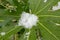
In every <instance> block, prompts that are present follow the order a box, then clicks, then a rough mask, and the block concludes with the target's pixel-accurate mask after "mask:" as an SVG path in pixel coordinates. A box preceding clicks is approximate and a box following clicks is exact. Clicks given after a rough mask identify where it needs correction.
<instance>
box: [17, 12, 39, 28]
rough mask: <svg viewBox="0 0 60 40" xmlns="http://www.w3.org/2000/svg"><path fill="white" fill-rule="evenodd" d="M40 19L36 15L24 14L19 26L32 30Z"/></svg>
mask: <svg viewBox="0 0 60 40" xmlns="http://www.w3.org/2000/svg"><path fill="white" fill-rule="evenodd" d="M37 21H38V17H37V16H36V15H34V14H30V13H26V12H23V13H22V15H21V18H20V19H19V23H18V26H24V27H25V28H32V26H34V25H36V23H37Z"/></svg>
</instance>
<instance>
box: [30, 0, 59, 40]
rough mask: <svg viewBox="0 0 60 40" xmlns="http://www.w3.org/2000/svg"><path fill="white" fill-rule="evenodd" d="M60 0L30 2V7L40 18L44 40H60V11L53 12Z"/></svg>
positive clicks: (35, 0)
mask: <svg viewBox="0 0 60 40" xmlns="http://www.w3.org/2000/svg"><path fill="white" fill-rule="evenodd" d="M59 1H60V0H47V2H44V0H29V3H30V5H29V7H30V9H31V10H32V13H33V14H36V15H37V16H38V17H39V22H38V26H37V27H38V28H40V31H41V35H42V40H60V10H56V11H49V10H52V7H53V6H55V5H57V4H58V2H59Z"/></svg>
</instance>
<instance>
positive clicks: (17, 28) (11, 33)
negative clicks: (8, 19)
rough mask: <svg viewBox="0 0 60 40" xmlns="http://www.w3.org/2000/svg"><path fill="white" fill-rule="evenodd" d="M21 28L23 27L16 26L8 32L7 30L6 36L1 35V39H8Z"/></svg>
mask: <svg viewBox="0 0 60 40" xmlns="http://www.w3.org/2000/svg"><path fill="white" fill-rule="evenodd" d="M21 29H22V27H19V26H15V27H14V28H12V29H10V30H9V31H8V32H6V34H5V35H4V36H1V37H0V39H4V40H7V39H8V38H9V37H10V36H11V35H13V34H15V33H17V32H18V31H20V30H21Z"/></svg>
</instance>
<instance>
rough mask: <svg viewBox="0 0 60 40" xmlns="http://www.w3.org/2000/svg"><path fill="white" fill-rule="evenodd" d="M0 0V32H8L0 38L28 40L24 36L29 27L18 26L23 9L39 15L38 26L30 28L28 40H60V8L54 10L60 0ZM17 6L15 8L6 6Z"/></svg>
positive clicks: (1, 39) (3, 39) (2, 39)
mask: <svg viewBox="0 0 60 40" xmlns="http://www.w3.org/2000/svg"><path fill="white" fill-rule="evenodd" d="M43 1H44V0H20V2H18V0H0V32H6V35H4V36H1V35H0V40H27V38H24V35H25V33H26V32H28V31H29V29H25V28H23V27H19V26H17V23H18V20H19V18H20V15H21V13H22V12H23V11H25V12H30V11H29V10H31V13H32V14H35V15H37V16H38V17H39V22H38V23H37V26H34V27H33V28H32V29H30V31H31V33H30V35H29V38H28V40H36V39H37V40H39V39H41V40H60V25H56V23H58V24H60V10H57V11H50V10H52V6H55V5H57V3H58V2H59V1H60V0H48V1H47V2H46V3H44V2H43ZM6 4H9V5H8V6H10V5H11V6H16V8H15V7H13V10H11V8H9V7H8V6H6ZM12 38H13V39H12Z"/></svg>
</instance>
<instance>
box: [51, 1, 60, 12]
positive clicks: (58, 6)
mask: <svg viewBox="0 0 60 40" xmlns="http://www.w3.org/2000/svg"><path fill="white" fill-rule="evenodd" d="M59 9H60V2H58V5H57V6H53V7H52V10H53V11H55V10H59Z"/></svg>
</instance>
